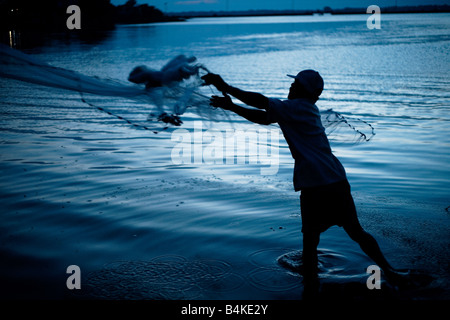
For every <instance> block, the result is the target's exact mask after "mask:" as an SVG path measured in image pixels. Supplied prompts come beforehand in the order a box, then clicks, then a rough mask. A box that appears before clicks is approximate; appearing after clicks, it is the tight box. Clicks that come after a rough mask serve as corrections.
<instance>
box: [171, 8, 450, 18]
mask: <svg viewBox="0 0 450 320" xmlns="http://www.w3.org/2000/svg"><path fill="white" fill-rule="evenodd" d="M380 9H381V13H386V14H388V13H446V12H450V6H449V5H426V6H425V5H422V6H390V7H381V8H380ZM366 11H367V8H343V9H332V8H330V7H325V8H323V9H317V10H246V11H186V12H176V13H174V12H168V13H165V15H166V16H168V17H177V18H179V19H188V18H208V17H254V16H299V15H323V14H331V15H341V14H366Z"/></svg>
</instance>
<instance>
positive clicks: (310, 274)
mask: <svg viewBox="0 0 450 320" xmlns="http://www.w3.org/2000/svg"><path fill="white" fill-rule="evenodd" d="M319 240H320V233H319V232H311V231H309V232H303V254H302V260H303V270H302V271H303V272H302V273H303V285H304V291H303V299H315V298H316V297H317V296H318V294H319V278H318V258H317V246H318V245H319Z"/></svg>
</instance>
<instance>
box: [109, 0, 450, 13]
mask: <svg viewBox="0 0 450 320" xmlns="http://www.w3.org/2000/svg"><path fill="white" fill-rule="evenodd" d="M125 2H126V0H111V3H112V4H114V5H118V4H124V3H125ZM137 2H138V4H144V3H147V4H149V5H153V6H155V7H157V8H158V9H160V10H162V11H167V12H180V11H220V10H250V9H276V10H283V9H322V8H323V7H325V6H329V7H331V8H345V7H353V8H363V7H368V6H370V5H372V4H375V5H378V6H380V7H384V6H394V5H396V4H397V5H399V6H405V5H427V4H450V0H340V1H338V0H315V1H305V0H137Z"/></svg>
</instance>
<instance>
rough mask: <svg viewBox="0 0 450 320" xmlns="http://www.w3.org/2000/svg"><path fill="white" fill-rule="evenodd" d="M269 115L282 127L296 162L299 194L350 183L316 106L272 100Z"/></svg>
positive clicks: (295, 101) (295, 186) (305, 102)
mask: <svg viewBox="0 0 450 320" xmlns="http://www.w3.org/2000/svg"><path fill="white" fill-rule="evenodd" d="M267 112H268V117H269V120H270V121H272V122H277V123H278V124H279V126H280V129H281V131H282V132H283V135H284V137H285V139H286V141H287V143H288V145H289V149H290V151H291V154H292V157H293V158H294V160H295V167H294V189H295V191H300V190H302V189H305V188H310V187H317V186H324V185H329V184H332V183H335V182H339V181H342V180H345V179H347V177H346V173H345V169H344V167H343V166H342V164H341V162H340V161H339V160H338V159H337V158H336V157H335V156H334V155H333V153H332V151H331V147H330V143H329V141H328V138H327V136H326V134H325V128H324V127H323V126H322V122H321V120H320V113H319V109H318V108H317V106H316V105H315V104H312V103H311V102H309V101H308V100H306V99H290V100H278V99H269V106H268V108H267Z"/></svg>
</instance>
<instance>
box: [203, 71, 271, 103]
mask: <svg viewBox="0 0 450 320" xmlns="http://www.w3.org/2000/svg"><path fill="white" fill-rule="evenodd" d="M202 79H203V80H204V81H205V85H210V84H212V85H213V86H215V87H216V88H217V90H219V91H221V92H222V93H224V94H226V93H228V94H231V95H232V96H233V97H235V98H237V99H239V100H241V101H242V102H243V103H245V104H246V105H249V106H252V107H255V108H258V109H265V110H267V108H268V107H269V98H267V97H266V96H264V95H262V94H260V93H256V92H249V91H244V90H241V89H238V88H235V87H232V86H230V85H228V84H227V83H226V82H225V81H223V79H222V77H221V76H219V75H218V74H214V73H208V74H207V75H205V76H203V77H202ZM244 109H245V108H244ZM247 110H248V109H247Z"/></svg>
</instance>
